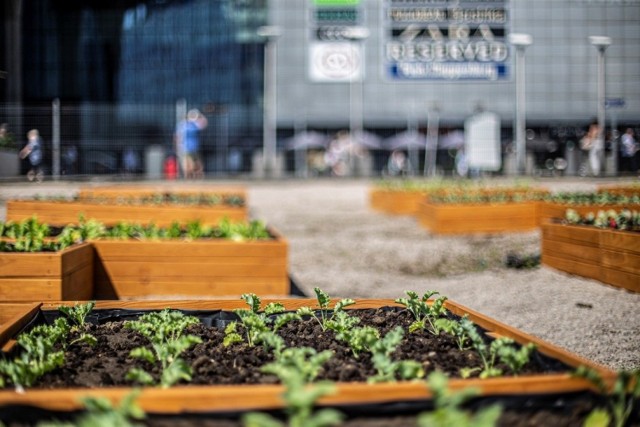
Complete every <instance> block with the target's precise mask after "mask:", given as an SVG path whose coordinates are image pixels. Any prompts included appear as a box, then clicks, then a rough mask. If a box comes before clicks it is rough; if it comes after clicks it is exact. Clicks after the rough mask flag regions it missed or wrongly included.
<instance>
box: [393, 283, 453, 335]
mask: <svg viewBox="0 0 640 427" xmlns="http://www.w3.org/2000/svg"><path fill="white" fill-rule="evenodd" d="M405 293H406V294H407V296H408V297H409V298H397V299H396V300H395V302H396V303H398V304H401V305H403V306H405V307H406V308H407V310H409V312H410V313H411V314H412V315H413V317H414V319H415V321H414V322H413V323H412V324H411V325H410V326H409V332H416V331H420V330H423V329H427V330H429V332H431V333H432V334H434V335H439V334H440V330H441V329H440V327H439V325H438V324H437V323H436V320H437V319H438V318H439V317H441V316H443V315H445V314H446V313H447V309H446V308H445V307H444V302H445V301H446V300H447V299H448V298H447V297H445V296H441V297H439V298H437V299H435V300H434V301H433V302H432V303H431V304H428V303H427V301H428V300H429V298H431V297H432V296H435V295H439V292H437V291H427V292H426V293H425V294H424V295H422V298H420V296H419V295H418V294H417V293H416V292H413V291H405ZM427 324H428V326H429V327H430V328H429V327H427Z"/></svg>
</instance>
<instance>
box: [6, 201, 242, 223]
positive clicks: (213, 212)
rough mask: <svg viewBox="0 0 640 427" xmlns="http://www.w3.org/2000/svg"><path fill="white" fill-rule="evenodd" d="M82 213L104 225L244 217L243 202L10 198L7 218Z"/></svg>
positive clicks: (52, 218)
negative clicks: (236, 204) (195, 203)
mask: <svg viewBox="0 0 640 427" xmlns="http://www.w3.org/2000/svg"><path fill="white" fill-rule="evenodd" d="M80 214H82V215H84V217H85V218H86V219H91V218H93V219H96V220H98V221H101V222H103V223H104V224H106V225H114V224H117V223H119V222H123V221H125V222H131V223H139V224H150V223H155V224H156V225H158V226H160V227H165V226H169V225H170V224H171V223H172V222H174V221H178V222H180V223H186V222H189V221H195V220H199V221H201V222H202V224H205V225H216V224H218V223H219V222H220V220H222V219H223V218H229V220H231V221H246V220H247V217H248V211H247V208H246V206H243V207H229V206H188V205H115V204H100V203H85V202H68V201H44V200H34V201H27V200H9V201H8V202H7V214H6V219H7V220H12V221H20V220H23V219H27V218H31V217H32V216H33V215H36V216H37V217H38V220H39V221H40V222H44V223H47V224H51V225H59V226H64V225H67V224H70V223H77V222H78V216H79V215H80Z"/></svg>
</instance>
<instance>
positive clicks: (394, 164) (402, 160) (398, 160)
mask: <svg viewBox="0 0 640 427" xmlns="http://www.w3.org/2000/svg"><path fill="white" fill-rule="evenodd" d="M387 173H388V174H389V175H390V176H405V175H407V174H408V173H409V161H408V160H407V155H406V154H405V153H404V151H402V150H393V151H392V152H391V155H389V160H388V162H387Z"/></svg>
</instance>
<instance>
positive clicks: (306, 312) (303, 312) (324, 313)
mask: <svg viewBox="0 0 640 427" xmlns="http://www.w3.org/2000/svg"><path fill="white" fill-rule="evenodd" d="M313 291H314V292H315V294H316V298H317V300H318V306H319V307H320V310H319V312H320V315H319V316H318V314H316V311H314V310H312V309H311V308H309V307H300V308H299V309H298V311H297V313H298V314H299V315H300V316H311V317H312V318H314V319H316V320H317V321H318V323H319V324H320V327H321V328H322V330H323V331H326V330H327V321H328V320H330V319H332V318H333V316H335V315H336V314H337V313H339V312H341V311H342V310H343V309H344V308H345V307H348V306H350V305H353V304H355V303H356V302H355V301H354V300H352V299H351V298H344V299H342V300H340V301H338V302H337V303H336V305H335V306H334V307H333V314H332V315H331V316H329V315H328V312H329V305H330V304H331V297H329V294H327V293H326V292H324V291H323V290H322V289H320V288H314V289H313Z"/></svg>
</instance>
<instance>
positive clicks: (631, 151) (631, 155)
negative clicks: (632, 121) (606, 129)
mask: <svg viewBox="0 0 640 427" xmlns="http://www.w3.org/2000/svg"><path fill="white" fill-rule="evenodd" d="M621 142H622V144H621V146H620V150H621V151H622V152H621V154H622V165H621V166H622V170H623V171H626V172H631V173H632V174H634V175H635V174H637V173H638V151H640V145H639V144H638V142H637V141H636V139H635V133H634V131H633V129H632V128H627V130H626V131H625V133H624V134H623V135H622V138H621Z"/></svg>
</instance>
